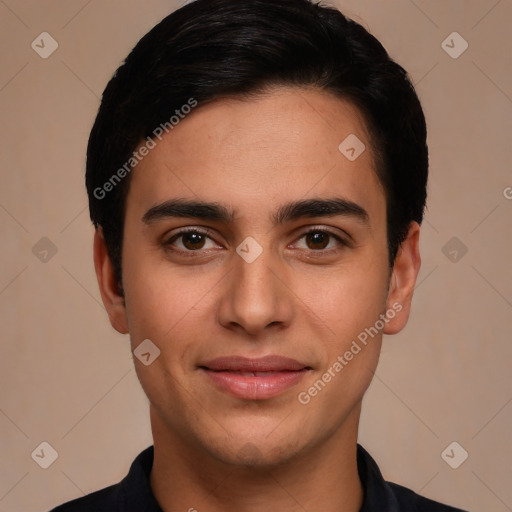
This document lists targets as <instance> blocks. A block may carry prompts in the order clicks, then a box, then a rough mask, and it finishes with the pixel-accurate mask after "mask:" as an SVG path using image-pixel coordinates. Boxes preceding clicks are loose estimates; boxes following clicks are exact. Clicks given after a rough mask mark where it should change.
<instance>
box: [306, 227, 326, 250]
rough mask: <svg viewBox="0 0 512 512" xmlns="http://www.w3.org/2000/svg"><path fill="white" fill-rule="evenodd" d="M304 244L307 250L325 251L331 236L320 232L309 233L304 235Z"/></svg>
mask: <svg viewBox="0 0 512 512" xmlns="http://www.w3.org/2000/svg"><path fill="white" fill-rule="evenodd" d="M305 237H306V244H307V246H308V248H309V249H313V250H318V249H325V248H326V247H327V245H329V238H330V237H331V235H329V234H328V233H323V232H321V231H311V232H309V233H307V234H306V235H305Z"/></svg>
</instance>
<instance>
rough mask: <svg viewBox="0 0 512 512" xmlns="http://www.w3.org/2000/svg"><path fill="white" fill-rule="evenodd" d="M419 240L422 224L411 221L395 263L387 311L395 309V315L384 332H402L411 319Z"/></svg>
mask: <svg viewBox="0 0 512 512" xmlns="http://www.w3.org/2000/svg"><path fill="white" fill-rule="evenodd" d="M419 240H420V226H419V224H418V223H417V222H411V224H410V225H409V231H408V233H407V238H406V239H405V240H404V242H403V243H402V245H401V246H400V248H399V249H398V253H397V256H396V259H395V264H394V265H393V272H392V274H391V278H390V282H389V291H388V298H387V301H386V307H387V311H394V312H395V315H394V316H393V317H391V316H389V317H388V318H389V320H388V322H387V323H386V326H385V328H384V331H383V332H384V334H396V333H397V332H400V331H401V330H402V329H403V328H404V327H405V325H406V324H407V320H408V319H409V313H410V311H411V301H412V295H413V292H414V287H415V285H416V278H417V277H418V272H419V271H420V266H421V257H420V248H419Z"/></svg>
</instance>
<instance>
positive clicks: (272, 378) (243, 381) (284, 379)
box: [202, 368, 308, 400]
mask: <svg viewBox="0 0 512 512" xmlns="http://www.w3.org/2000/svg"><path fill="white" fill-rule="evenodd" d="M202 371H204V373H206V374H207V375H208V377H209V378H210V379H212V381H213V383H214V384H215V385H216V386H217V387H218V388H219V389H221V390H222V391H226V392H228V393H231V394H232V395H234V396H235V397H237V398H243V399H245V400H264V399H266V398H272V397H274V396H277V395H279V394H280V393H282V392H283V391H285V390H287V389H289V388H291V387H292V386H294V385H295V384H297V383H298V382H299V381H300V380H302V379H303V378H304V375H305V374H306V373H307V371H308V370H307V369H304V370H298V371H283V372H276V373H269V374H268V375H267V376H244V375H240V374H238V373H235V372H228V371H225V372H223V371H213V370H208V369H205V368H202Z"/></svg>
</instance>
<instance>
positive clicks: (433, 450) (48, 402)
mask: <svg viewBox="0 0 512 512" xmlns="http://www.w3.org/2000/svg"><path fill="white" fill-rule="evenodd" d="M336 5H338V6H339V7H340V8H341V9H342V10H343V11H344V12H345V13H346V14H347V15H349V16H352V17H354V18H355V19H356V20H357V21H359V22H362V23H363V24H364V25H365V26H366V27H367V28H368V29H369V30H370V31H372V32H373V33H374V34H375V35H376V36H377V37H378V38H379V39H380V40H381V41H382V42H383V44H384V46H385V47H386V48H387V49H388V50H389V52H390V53H391V55H392V56H394V57H395V59H396V60H397V61H398V62H400V63H401V64H402V65H403V66H404V67H405V68H406V69H407V70H408V71H409V72H410V74H411V76H412V77H413V80H414V82H415V84H417V89H418V93H419V95H420V98H421V100H422V102H423V105H424V109H425V112H426V116H427V120H428V123H429V146H430V151H431V181H430V200H429V210H428V214H427V218H426V221H425V223H424V227H423V231H422V242H421V245H422V251H423V253H422V254H423V266H422V270H421V274H420V278H419V284H418V288H417V291H416V297H415V302H414V308H413V313H412V318H411V320H410V323H409V325H408V327H407V328H406V329H405V331H404V332H402V333H401V334H399V335H397V336H393V337H387V338H386V339H385V341H384V348H383V352H382V357H381V362H380V365H379V368H378V370H377V377H376V378H375V380H374V382H373V384H372V386H371V388H370V390H369V392H368V394H367V397H366V399H365V409H364V412H363V416H362V423H361V429H360V442H361V443H362V444H363V445H364V446H365V447H366V448H367V449H368V450H369V451H370V453H372V455H373V456H374V458H375V459H376V460H377V462H378V463H379V464H380V466H381V469H382V471H383V473H384V476H385V477H386V478H387V479H389V480H392V481H396V482H399V483H402V484H404V485H406V486H408V487H411V488H412V489H413V490H415V491H417V492H419V493H421V494H424V495H427V496H429V497H432V498H434V499H437V500H441V501H446V502H449V503H451V504H453V505H457V506H460V507H463V508H466V509H469V510H471V511H486V512H502V511H507V510H512V486H511V485H510V482H511V479H512V468H511V466H512V464H511V462H510V461H511V460H512V447H511V441H510V432H511V430H512V383H511V377H510V375H511V371H510V369H511V364H510V362H511V355H512V343H511V340H510V332H511V327H512V320H511V318H512V315H511V313H512V272H511V271H510V262H511V261H512V239H511V236H510V235H511V229H510V219H511V215H512V200H511V199H507V197H506V196H507V195H508V197H512V189H507V187H512V172H511V171H512V163H511V162H512V149H511V148H512V144H511V134H512V121H511V119H512V72H511V67H510V55H511V54H512V38H511V37H510V27H512V1H511V0H500V1H497V0H478V1H477V0H474V1H469V0H432V1H426V0H424V1H421V0H415V1H414V2H413V1H412V0H411V1H408V0H387V1H386V2H384V1H359V2H358V1H356V0H340V1H339V2H338V3H337V4H336ZM177 6H178V3H177V2H175V3H173V2H170V1H163V0H150V1H145V2H142V1H135V0H127V1H125V0H108V1H103V2H101V1H99V0H90V1H87V0H72V1H71V0H48V1H41V0H0V40H1V41H0V43H1V48H2V54H1V66H0V119H1V128H0V129H1V132H0V144H1V152H0V173H1V175H0V176H1V187H0V232H1V247H2V250H1V252H0V254H1V265H0V321H1V326H2V329H1V352H0V353H1V355H0V365H1V366H0V390H1V394H0V433H1V436H0V453H1V457H0V512H6V511H9V512H32V511H34V512H36V511H45V510H48V509H50V508H51V507H52V506H54V505H57V504H58V503H61V502H63V501H66V500H69V499H72V498H75V497H78V496H81V495H82V494H85V493H89V492H91V491H93V490H96V489H98V488H101V487H105V486H107V485H110V484H112V483H115V482H117V481H119V480H120V479H121V478H122V477H124V475H125V474H126V473H127V471H128V469H129V465H130V463H131V461H132V460H133V458H134V457H135V456H136V455H137V454H138V453H139V452H140V451H141V450H142V449H144V448H145V447H146V446H148V445H150V444H151V443H152V440H151V432H150V428H149V419H148V406H147V400H146V398H145V396H144V394H143V393H142V391H141V389H140V386H139V383H138V381H137V378H136V375H135V372H134V370H133V363H132V360H131V353H130V350H129V348H128V347H129V343H128V338H126V337H123V336H120V335H118V334H117V333H115V332H114V331H113V329H112V328H111V327H110V324H109V323H108V320H107V316H106V314H105V311H104V308H103V306H102V304H101V300H100V295H99V293H98V289H97V285H96V281H95V275H94V270H93V264H92V258H91V252H92V233H93V230H92V227H91V225H90V222H89V220H88V212H87V209H86V204H87V203H86V194H85V188H84V158H85V156H84V155H85V149H86V143H87V138H88V134H89V130H90V128H91V125H92V122H93V120H94V117H95V114H96V111H97V107H98V104H99V97H100V96H101V93H102V91H103V88H104V87H105V85H106V83H107V81H108V79H109V78H110V77H111V75H112V73H113V72H114V70H115V69H116V68H117V66H118V65H119V64H120V61H121V60H122V59H123V58H124V57H125V56H126V55H127V53H128V52H129V50H130V49H131V48H132V47H133V45H134V44H135V43H136V41H137V40H138V39H139V38H140V37H141V36H142V35H143V34H144V33H145V32H146V31H147V30H149V29H150V28H151V27H152V26H153V25H154V24H155V23H156V22H157V21H159V20H160V19H161V18H163V17H164V16H165V15H166V14H168V13H169V12H170V11H172V10H173V9H174V8H176V7H177ZM43 31H47V32H49V33H50V34H51V35H52V36H53V37H54V38H55V39H56V40H57V42H58V44H59V47H58V49H57V51H55V53H53V54H52V55H51V56H50V57H49V58H48V59H42V58H41V57H39V55H38V54H37V53H36V52H35V51H34V50H33V49H32V48H31V42H32V41H33V40H34V39H35V38H36V37H37V36H38V35H39V34H40V33H41V32H43ZM453 31H457V32H459V33H460V34H461V35H462V37H463V38H464V39H465V40H466V41H467V42H468V43H469V48H468V49H467V50H466V51H465V52H464V53H463V54H462V55H461V56H460V57H459V58H457V59H453V58H452V57H450V56H449V55H448V54H447V53H446V52H445V51H444V50H443V48H442V46H441V43H442V42H443V40H445V38H446V37H447V36H448V35H449V34H451V33H452V32H453ZM507 192H508V193H507ZM454 236H455V237H457V238H458V239H459V240H460V243H462V244H464V245H465V246H466V247H467V249H468V251H467V253H466V254H465V255H464V256H463V257H462V258H461V259H460V260H459V261H457V262H453V261H450V259H449V258H454V257H455V256H457V257H460V255H461V254H462V253H461V252H459V253H458V254H457V255H456V254H455V253H453V252H452V254H450V252H449V251H452V250H453V249H452V248H451V246H448V248H445V249H444V252H443V247H445V244H446V243H447V242H448V241H449V240H450V239H451V238H452V237H454ZM42 237H47V238H49V239H50V240H51V241H52V242H53V244H55V246H56V248H57V253H56V254H55V255H54V256H53V257H51V259H49V261H47V262H46V263H44V262H42V261H40V259H39V258H38V257H36V255H35V254H33V252H32V248H33V246H34V245H35V244H36V243H37V242H38V241H39V240H40V239H41V238H42ZM459 251H460V249H459ZM445 253H446V254H447V255H448V257H447V256H446V255H445ZM42 441H46V442H49V443H50V444H51V445H52V446H53V447H54V448H55V449H56V450H57V452H58V455H59V456H58V458H57V460H56V461H55V462H54V463H53V464H52V465H51V466H50V467H49V468H48V469H46V470H45V469H42V468H40V467H39V466H38V465H37V464H36V463H35V462H34V460H33V459H32V458H31V453H32V452H33V450H34V449H35V448H36V447H38V445H39V444H40V443H41V442H42ZM452 441H457V442H458V443H460V445H462V446H463V447H464V449H465V450H467V452H468V453H469V458H468V459H467V460H466V461H465V462H464V463H463V464H462V465H461V466H460V467H459V468H458V469H452V468H450V467H449V466H448V465H447V464H446V463H445V462H444V460H443V459H442V458H441V453H442V451H443V450H444V449H445V448H446V447H447V446H448V445H449V444H450V443H451V442H452Z"/></svg>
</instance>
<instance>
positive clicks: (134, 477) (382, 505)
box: [120, 444, 400, 512]
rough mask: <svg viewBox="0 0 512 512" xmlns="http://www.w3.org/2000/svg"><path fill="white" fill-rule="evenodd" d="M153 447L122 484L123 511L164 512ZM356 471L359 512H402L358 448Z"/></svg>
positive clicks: (366, 453) (134, 463)
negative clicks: (156, 489)
mask: <svg viewBox="0 0 512 512" xmlns="http://www.w3.org/2000/svg"><path fill="white" fill-rule="evenodd" d="M153 457H154V446H153V445H152V446H149V447H148V448H146V449H145V450H144V451H142V452H141V453H140V454H139V455H138V456H137V457H136V459H135V460H134V461H133V463H132V465H131V467H130V471H129V473H128V475H127V476H126V477H125V478H124V480H123V481H122V482H121V489H120V491H121V493H120V494H121V496H122V498H121V499H122V502H123V506H124V508H123V507H121V510H126V511H134V512H163V511H162V509H161V508H160V506H159V505H158V502H157V501H156V498H155V497H154V495H153V491H152V490H151V485H150V483H149V475H150V473H151V468H152V467H153ZM357 470H358V473H359V478H360V480H361V483H362V486H363V490H364V498H363V504H362V506H361V509H360V511H359V512H376V511H378V510H386V511H387V512H400V509H399V504H398V502H397V500H396V497H395V495H394V493H393V491H392V489H391V488H390V487H389V485H388V484H387V482H385V481H384V478H383V477H382V474H381V472H380V470H379V467H378V466H377V463H376V462H375V461H374V460H373V459H372V457H371V456H370V454H369V453H368V452H367V451H366V450H365V449H364V448H363V447H362V446H361V445H359V444H358V445H357Z"/></svg>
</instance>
